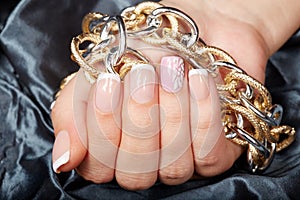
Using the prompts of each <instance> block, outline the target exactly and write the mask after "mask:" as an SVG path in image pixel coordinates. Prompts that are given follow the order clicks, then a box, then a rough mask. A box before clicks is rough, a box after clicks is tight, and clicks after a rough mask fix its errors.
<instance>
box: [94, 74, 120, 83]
mask: <svg viewBox="0 0 300 200" xmlns="http://www.w3.org/2000/svg"><path fill="white" fill-rule="evenodd" d="M103 79H114V80H116V81H117V82H120V76H119V75H118V74H113V73H100V74H99V76H98V79H97V81H100V80H103Z"/></svg>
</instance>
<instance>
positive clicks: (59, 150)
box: [52, 130, 70, 173]
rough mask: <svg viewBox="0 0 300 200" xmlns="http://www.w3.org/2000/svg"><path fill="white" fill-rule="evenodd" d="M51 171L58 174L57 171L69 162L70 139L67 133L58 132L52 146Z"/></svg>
mask: <svg viewBox="0 0 300 200" xmlns="http://www.w3.org/2000/svg"><path fill="white" fill-rule="evenodd" d="M52 160H53V164H52V167H53V170H54V172H56V173H59V172H60V171H59V170H58V169H59V168H60V167H61V166H62V165H64V164H66V163H68V162H69V160H70V137H69V133H68V132H67V131H64V130H63V131H60V132H59V133H58V134H57V136H56V138H55V142H54V145H53V151H52Z"/></svg>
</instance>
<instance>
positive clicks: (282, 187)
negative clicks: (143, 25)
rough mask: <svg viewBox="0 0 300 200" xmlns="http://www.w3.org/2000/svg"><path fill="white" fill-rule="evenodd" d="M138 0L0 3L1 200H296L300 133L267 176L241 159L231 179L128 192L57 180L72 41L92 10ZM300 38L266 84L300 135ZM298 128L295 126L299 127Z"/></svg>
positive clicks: (72, 67) (63, 177)
mask: <svg viewBox="0 0 300 200" xmlns="http://www.w3.org/2000/svg"><path fill="white" fill-rule="evenodd" d="M136 3H138V1H136V0H113V1H112V0H111V1H110V0H89V1H82V0H64V1H60V0H51V1H48V0H21V1H17V0H10V1H8V0H2V1H1V2H0V31H1V32H0V187H1V192H0V199H158V198H165V199H233V198H235V199H288V198H291V199H297V198H300V196H299V191H300V165H299V164H300V146H299V142H300V133H299V131H298V135H297V139H296V141H295V142H294V143H293V145H292V146H291V147H290V148H288V150H286V151H283V152H281V153H278V154H276V156H275V159H274V161H273V163H272V165H271V167H269V168H268V169H267V170H266V171H265V172H264V173H263V174H260V175H253V174H251V173H249V172H247V171H246V170H243V167H242V165H243V162H242V161H243V160H245V158H244V157H242V158H241V159H240V160H239V161H238V162H237V163H236V164H235V166H233V168H232V169H230V170H229V171H228V172H226V173H224V174H222V175H220V176H217V177H214V178H210V179H203V180H191V181H189V182H187V183H185V184H182V185H179V186H166V185H163V184H161V183H157V184H156V185H155V186H153V187H152V188H150V189H148V190H145V191H137V192H136V191H126V190H123V189H122V188H120V187H119V186H118V185H117V183H116V182H111V183H107V184H93V183H91V182H88V181H85V180H83V179H82V178H81V177H79V176H78V175H77V174H76V173H75V172H69V173H61V174H58V175H57V174H55V173H54V172H53V171H52V168H51V150H52V145H53V141H54V136H53V132H52V131H53V130H52V126H51V121H50V117H49V113H50V111H49V107H50V102H51V101H52V94H53V93H54V92H55V90H56V89H57V88H58V86H59V82H60V80H61V79H62V78H63V77H65V76H66V75H68V74H69V73H71V72H73V71H76V70H77V69H78V66H76V64H75V63H73V62H72V61H71V60H70V50H69V45H70V41H71V38H72V37H73V36H76V35H78V34H79V33H80V32H81V20H82V17H83V16H84V15H85V14H86V13H88V12H91V11H100V12H104V13H110V14H116V13H118V12H119V11H120V10H121V9H123V8H124V7H126V6H129V5H130V4H136ZM299 67H300V32H297V33H296V34H295V35H294V36H293V37H292V38H291V39H290V40H289V41H288V42H287V43H286V44H285V45H284V46H283V47H282V49H280V51H278V52H277V53H276V54H275V55H274V56H272V57H271V58H270V60H269V63H268V67H267V79H266V84H267V86H268V88H269V89H270V91H271V93H272V95H273V101H274V103H280V104H282V105H283V107H284V110H285V114H284V118H283V122H284V123H286V124H289V125H292V126H295V127H296V129H297V130H300V123H299V120H300V114H299V108H300V70H299ZM297 122H298V123H297Z"/></svg>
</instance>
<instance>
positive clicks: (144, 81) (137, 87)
mask: <svg viewBox="0 0 300 200" xmlns="http://www.w3.org/2000/svg"><path fill="white" fill-rule="evenodd" d="M154 86H155V71H154V67H153V66H152V65H149V64H137V65H134V66H133V67H132V68H131V70H130V94H131V96H132V98H133V100H135V101H136V102H137V103H140V104H144V103H147V102H149V101H151V100H152V99H153V97H154Z"/></svg>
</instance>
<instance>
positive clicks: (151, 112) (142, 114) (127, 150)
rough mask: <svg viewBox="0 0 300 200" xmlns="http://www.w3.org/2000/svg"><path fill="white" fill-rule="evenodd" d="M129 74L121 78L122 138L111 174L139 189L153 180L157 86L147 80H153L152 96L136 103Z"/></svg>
mask: <svg viewBox="0 0 300 200" xmlns="http://www.w3.org/2000/svg"><path fill="white" fill-rule="evenodd" d="M131 76H132V75H131V74H128V75H127V76H126V77H125V80H124V100H123V107H122V138H121V143H120V147H119V152H118V157H117V164H116V173H115V176H116V180H117V182H118V183H119V185H120V186H121V187H123V188H125V189H129V190H142V189H147V188H149V187H151V186H152V185H153V184H154V183H155V181H156V180H157V170H158V160H159V118H158V117H157V116H159V110H158V106H157V104H158V89H157V85H156V83H151V84H154V85H152V87H153V88H154V94H153V97H152V99H150V100H149V101H148V102H145V103H138V102H137V101H136V100H134V99H133V97H132V93H131V92H130V87H131V86H132V85H130V84H132V80H130V78H131ZM155 79H156V75H155ZM134 81H137V80H134ZM155 82H156V81H155ZM141 95H145V96H144V97H147V93H146V94H145V93H144V94H142V93H139V96H138V97H141ZM147 98H148V97H147Z"/></svg>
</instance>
